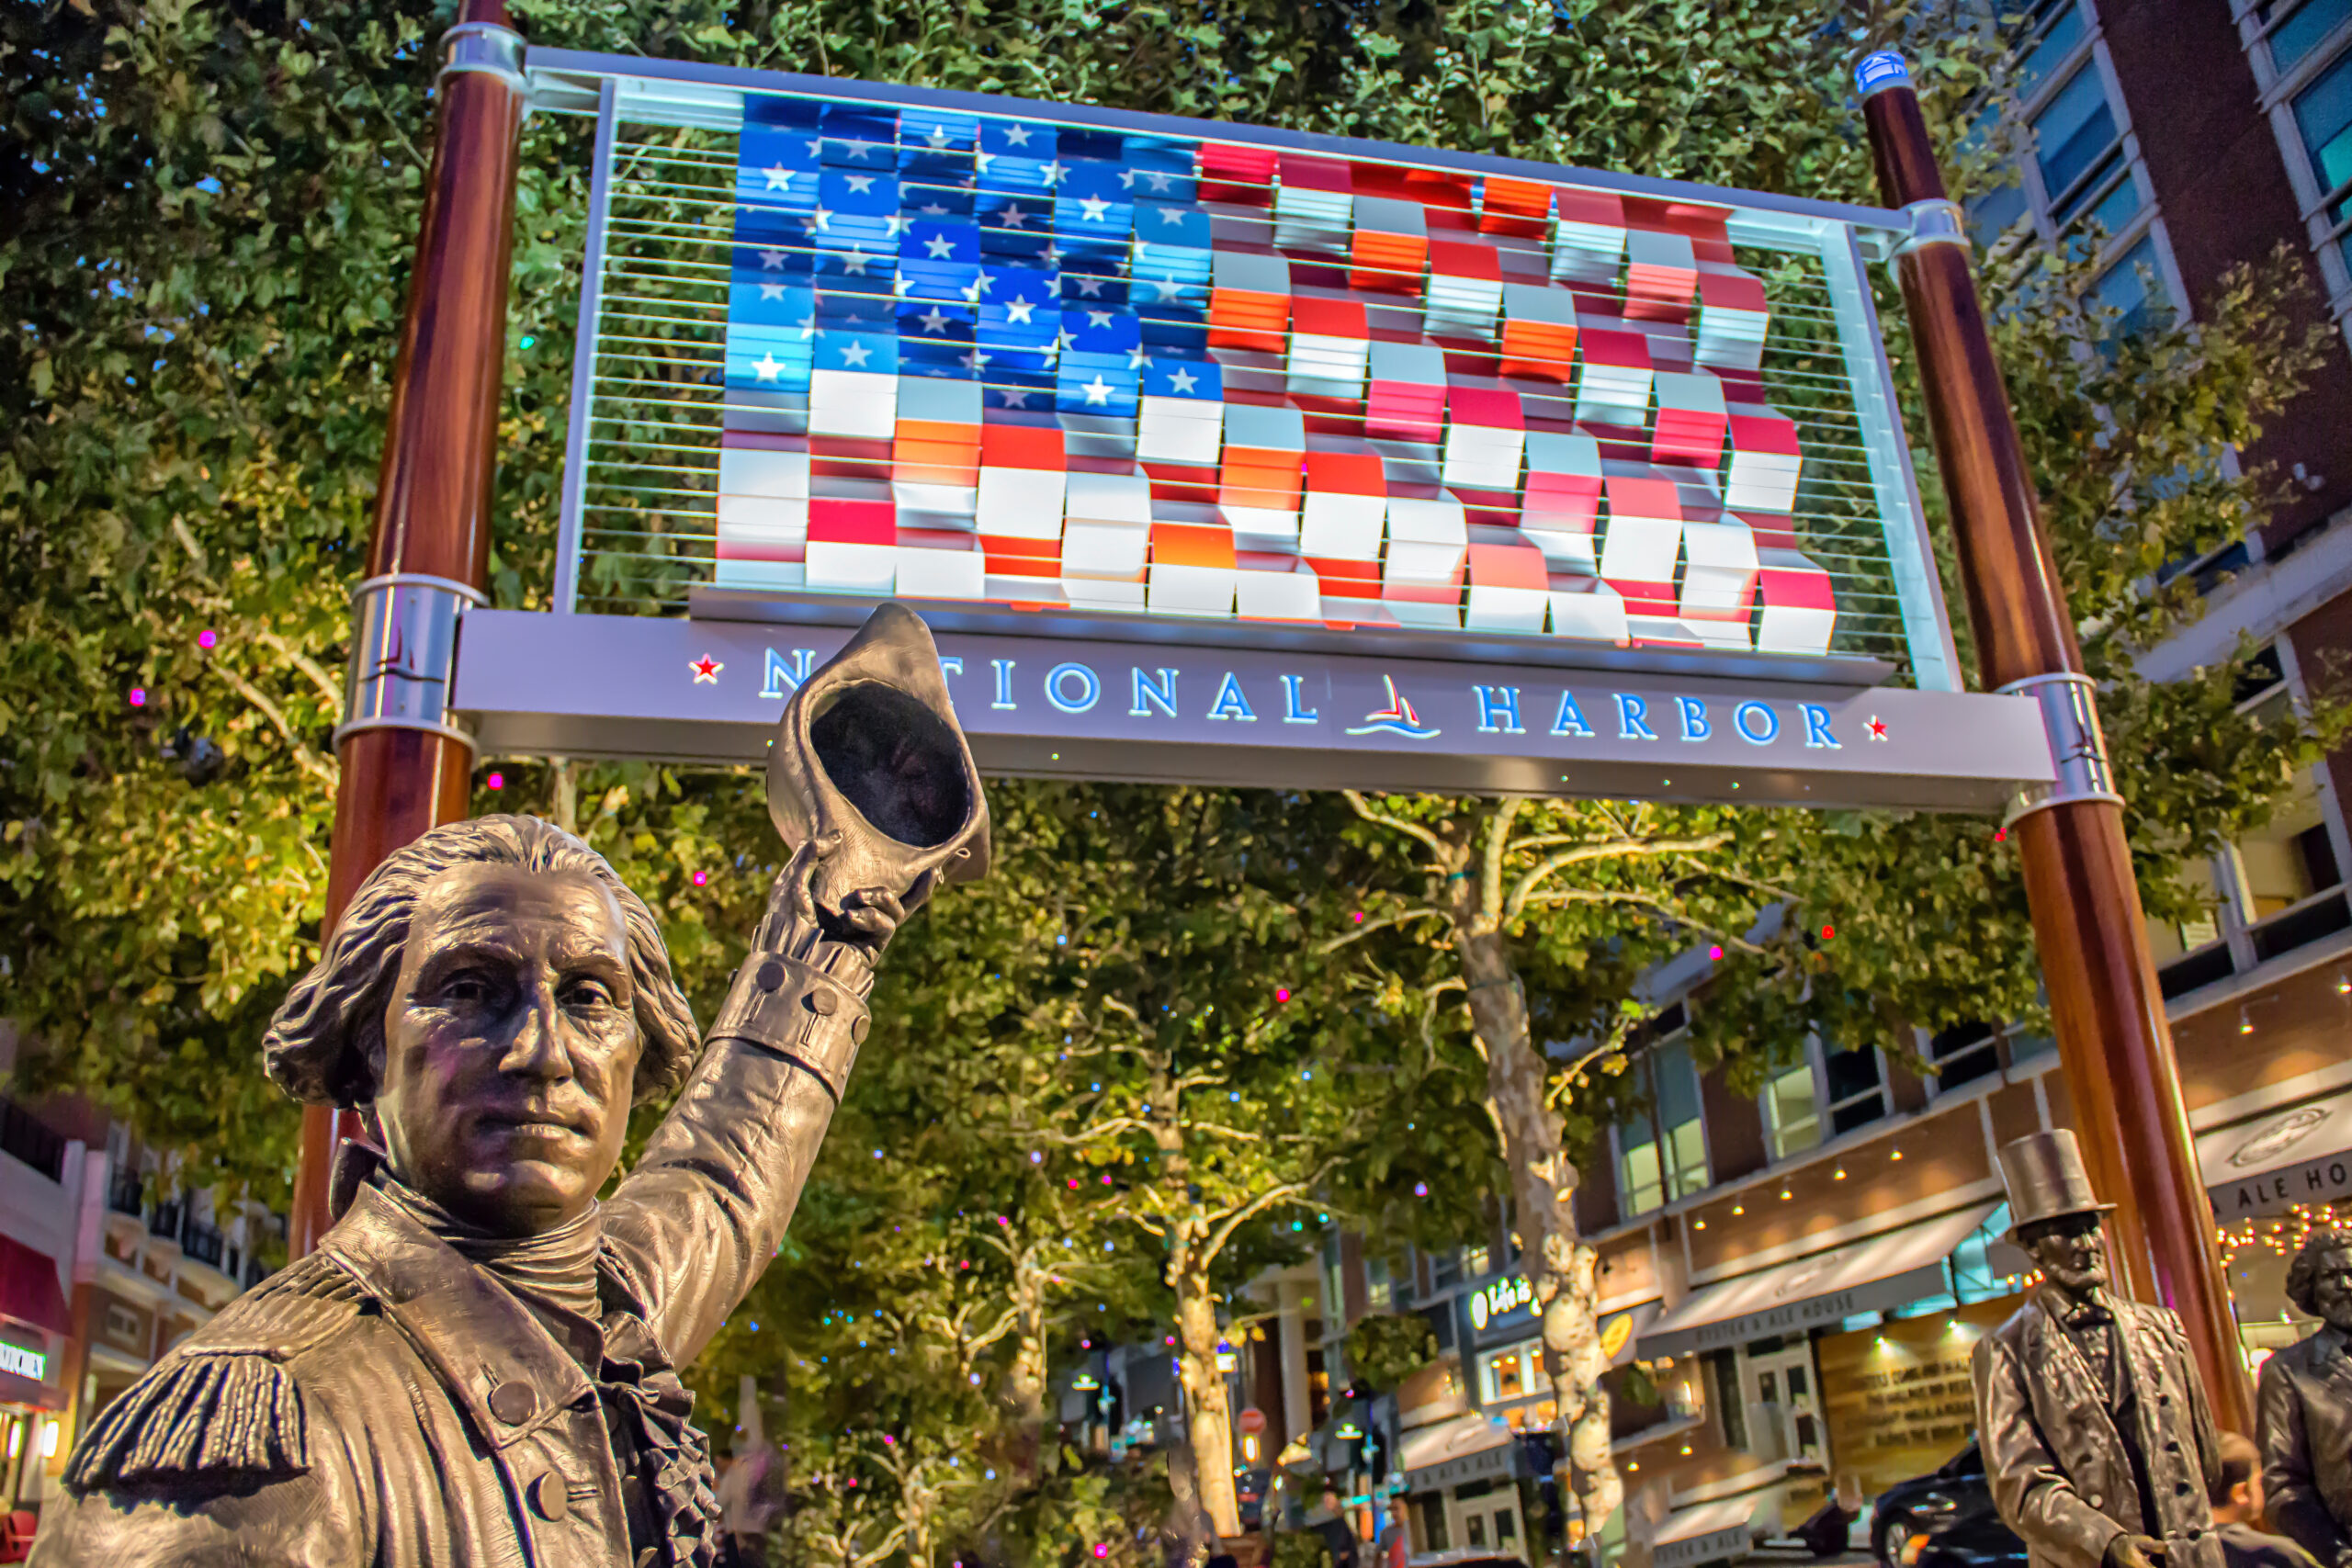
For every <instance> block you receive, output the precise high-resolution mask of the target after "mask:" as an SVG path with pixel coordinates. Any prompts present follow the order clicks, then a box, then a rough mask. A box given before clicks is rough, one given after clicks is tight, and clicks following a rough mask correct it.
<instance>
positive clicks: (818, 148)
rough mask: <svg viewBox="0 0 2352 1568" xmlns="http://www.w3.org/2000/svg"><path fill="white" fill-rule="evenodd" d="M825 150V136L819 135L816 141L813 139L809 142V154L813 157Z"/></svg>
mask: <svg viewBox="0 0 2352 1568" xmlns="http://www.w3.org/2000/svg"><path fill="white" fill-rule="evenodd" d="M824 150H825V141H824V138H822V137H819V138H818V139H817V140H816V141H811V142H810V143H809V156H810V157H811V158H814V157H816V156H817V155H818V154H819V153H820V152H823V151H824Z"/></svg>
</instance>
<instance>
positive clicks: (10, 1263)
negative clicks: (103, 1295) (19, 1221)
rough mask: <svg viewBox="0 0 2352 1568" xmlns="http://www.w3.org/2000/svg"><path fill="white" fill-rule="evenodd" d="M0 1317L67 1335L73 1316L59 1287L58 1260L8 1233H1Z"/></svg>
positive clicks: (68, 1336)
mask: <svg viewBox="0 0 2352 1568" xmlns="http://www.w3.org/2000/svg"><path fill="white" fill-rule="evenodd" d="M0 1317H8V1318H14V1319H15V1320H16V1321H17V1322H18V1323H23V1324H29V1325H31V1326H33V1327H35V1328H44V1329H47V1330H48V1331H49V1332H50V1333H51V1334H55V1335H60V1336H62V1337H66V1338H71V1337H73V1335H74V1316H73V1314H71V1313H69V1312H67V1311H66V1310H65V1292H63V1291H62V1290H60V1289H59V1288H58V1284H57V1260H56V1259H55V1258H51V1257H50V1256H49V1254H47V1253H46V1252H40V1251H37V1250H35V1249H34V1248H32V1247H27V1246H26V1245H25V1244H24V1243H23V1242H21V1241H17V1240H16V1239H15V1238H13V1237H11V1236H5V1235H0Z"/></svg>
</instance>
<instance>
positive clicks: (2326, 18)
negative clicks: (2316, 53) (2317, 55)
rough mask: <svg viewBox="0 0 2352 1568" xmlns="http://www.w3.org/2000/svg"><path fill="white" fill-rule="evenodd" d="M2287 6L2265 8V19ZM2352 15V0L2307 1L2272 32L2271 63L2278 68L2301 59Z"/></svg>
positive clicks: (2283, 67)
mask: <svg viewBox="0 0 2352 1568" xmlns="http://www.w3.org/2000/svg"><path fill="white" fill-rule="evenodd" d="M2286 8H2287V7H2286V6H2265V7H2263V10H2262V13H2261V14H2262V16H2263V17H2264V19H2265V20H2267V19H2268V18H2269V17H2274V16H2276V15H2277V14H2278V13H2279V12H2281V11H2284V10H2285V9H2286ZM2346 17H2352V0H2304V3H2303V4H2302V5H2301V6H2296V7H2295V10H2294V14H2293V15H2292V16H2290V17H2288V18H2287V19H2286V20H2285V21H2283V22H2280V23H2279V24H2278V26H2277V27H2276V28H2272V29H2271V33H2270V62H2271V63H2272V64H2274V65H2276V66H2277V67H2278V69H2279V70H2281V71H2284V70H2286V69H2287V68H2288V67H2289V66H2290V65H2292V64H2294V63H2295V62H2297V61H2299V60H2301V58H2302V57H2303V56H2305V55H2306V54H2309V53H2310V52H2311V51H2312V45H2314V44H2316V43H2318V42H2319V41H2320V40H2321V39H2324V38H2325V37H2327V35H2328V34H2330V33H2332V32H2334V31H2335V29H2336V28H2338V27H2340V26H2342V25H2343V23H2344V21H2345V19H2346Z"/></svg>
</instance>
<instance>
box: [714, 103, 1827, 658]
mask: <svg viewBox="0 0 2352 1568" xmlns="http://www.w3.org/2000/svg"><path fill="white" fill-rule="evenodd" d="M743 113H744V117H745V118H744V123H743V124H742V126H741V132H740V136H739V139H738V142H737V155H736V164H735V171H734V174H735V178H734V188H733V236H732V237H733V244H732V253H731V269H730V273H729V305H728V312H727V325H726V350H725V371H724V376H725V394H724V402H725V407H724V435H723V446H722V449H721V452H720V456H719V472H718V517H717V556H718V559H717V565H716V576H715V581H716V584H717V585H718V586H719V587H722V588H732V589H749V590H767V591H775V592H783V593H790V594H813V595H844V594H870V595H897V596H899V597H901V598H906V599H911V600H918V601H968V602H978V603H979V604H997V605H1002V606H1006V607H1017V608H1023V609H1035V608H1057V609H1065V610H1071V611H1080V612H1084V613H1087V614H1090V615H1103V614H1111V615H1146V616H1154V617H1157V616H1184V617H1194V618H1206V619H1227V620H1231V619H1238V620H1245V621H1262V622H1288V623H1307V624H1320V625H1323V626H1338V627H1357V626H1373V627H1384V628H1405V629H1412V628H1423V629H1429V630H1433V631H1439V632H1453V633H1454V634H1456V635H1457V636H1459V635H1460V634H1463V633H1465V632H1476V633H1480V634H1520V635H1523V636H1525V637H1541V638H1554V639H1563V640H1566V641H1570V642H1580V643H1587V644H1594V645H1614V646H1617V647H1654V648H1690V649H1735V650H1742V651H1749V650H1752V651H1754V652H1758V653H1782V654H1793V655H1815V656H1818V655H1823V654H1826V653H1827V652H1829V651H1830V649H1831V642H1832V637H1833V635H1834V634H1835V632H1836V630H1837V627H1838V610H1839V605H1838V584H1837V582H1836V581H1834V580H1833V575H1832V572H1831V571H1830V570H1825V567H1824V565H1823V564H1822V562H1821V561H1820V560H1819V559H1818V558H1817V557H1818V555H1819V554H1820V551H1819V549H1818V547H1816V546H1815V544H1814V543H1813V542H1812V541H1810V540H1809V539H1808V537H1807V535H1806V530H1805V528H1804V525H1802V523H1801V521H1800V519H1799V515H1798V509H1797V492H1798V485H1799V481H1800V479H1801V478H1802V477H1803V475H1804V460H1805V454H1804V446H1802V445H1801V443H1800V441H1799V439H1798V424H1797V421H1796V420H1795V419H1793V418H1792V416H1791V414H1790V413H1788V412H1782V411H1781V410H1779V409H1775V408H1774V407H1772V406H1771V403H1770V399H1769V398H1768V396H1767V392H1766V386H1765V379H1764V377H1763V375H1762V359H1763V353H1764V346H1765V340H1766V333H1767V327H1768V323H1769V309H1768V304H1767V297H1766V290H1765V288H1764V285H1763V283H1762V281H1761V280H1760V279H1759V278H1758V276H1755V275H1754V274H1752V273H1750V272H1748V271H1747V270H1744V269H1743V268H1742V267H1741V266H1740V265H1737V263H1736V261H1735V260H1734V253H1733V248H1732V244H1731V243H1730V241H1729V239H1728V238H1727V235H1726V210H1725V209H1723V208H1719V207H1714V206H1710V205H1707V204H1704V203H1701V202H1696V201H1677V200H1669V199H1658V198H1645V197H1634V196H1626V195H1623V194H1620V193H1618V192H1614V191H1610V190H1602V189H1594V188H1583V187H1579V186H1574V185H1566V184H1552V183H1545V182H1541V181H1536V180H1529V179H1513V178H1502V177H1498V176H1478V175H1468V174H1461V173H1452V172H1442V171H1433V170H1429V169H1423V168H1415V167H1409V166H1405V165H1402V164H1395V163H1387V162H1380V161H1374V160H1371V159H1365V158H1350V157H1340V156H1328V155H1318V154H1313V153H1307V152H1288V151H1283V150H1281V149H1278V148H1274V147H1268V146H1262V145H1254V144H1245V143H1239V142H1227V141H1216V140H1211V139H1192V138H1187V137H1180V136H1170V135H1162V134H1137V133H1127V132H1123V131H1119V130H1103V129H1097V128H1091V127H1089V128H1073V127H1070V126H1068V125H1056V124H1052V123H1048V122H1046V121H1044V120H1030V119H1023V118H1011V117H1000V116H993V115H981V114H972V113H963V112H951V111H948V110H944V109H939V108H933V107H912V106H906V107H892V106H886V105H877V104H876V103H873V102H870V101H852V100H837V101H826V100H824V99H820V98H814V97H803V96H749V97H747V98H746V100H745V104H744V110H743ZM1205 129H1207V128H1205V127H1204V130H1205Z"/></svg>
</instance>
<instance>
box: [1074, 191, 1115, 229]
mask: <svg viewBox="0 0 2352 1568" xmlns="http://www.w3.org/2000/svg"><path fill="white" fill-rule="evenodd" d="M1078 205H1079V206H1080V209H1083V211H1084V216H1083V217H1082V218H1081V219H1080V221H1081V222H1085V223H1101V222H1103V221H1105V220H1108V219H1109V217H1110V216H1111V204H1110V203H1109V202H1107V201H1105V200H1103V198H1102V197H1099V196H1085V197H1079V201H1078Z"/></svg>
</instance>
